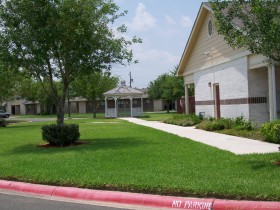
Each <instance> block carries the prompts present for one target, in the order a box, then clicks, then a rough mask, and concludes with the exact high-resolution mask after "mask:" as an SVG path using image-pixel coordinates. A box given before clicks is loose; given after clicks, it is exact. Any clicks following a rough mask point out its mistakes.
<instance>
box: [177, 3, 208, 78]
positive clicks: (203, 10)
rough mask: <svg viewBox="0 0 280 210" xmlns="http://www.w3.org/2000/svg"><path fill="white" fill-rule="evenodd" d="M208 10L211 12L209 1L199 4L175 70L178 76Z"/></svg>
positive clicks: (181, 71)
mask: <svg viewBox="0 0 280 210" xmlns="http://www.w3.org/2000/svg"><path fill="white" fill-rule="evenodd" d="M209 11H210V12H212V10H211V7H210V3H208V2H203V3H202V4H201V6H200V9H199V12H198V15H197V17H196V20H195V23H194V25H193V28H192V31H191V34H190V36H189V39H188V42H187V44H186V46H185V49H184V52H183V55H182V57H181V60H180V63H179V68H178V70H177V75H178V76H182V74H183V73H184V66H185V65H186V63H187V61H188V59H189V57H190V54H191V51H192V49H193V47H194V45H195V42H196V40H197V37H198V36H197V35H198V33H199V32H200V30H201V28H202V26H203V23H204V20H205V17H206V15H207V13H208V12H209Z"/></svg>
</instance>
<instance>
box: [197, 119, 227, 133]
mask: <svg viewBox="0 0 280 210" xmlns="http://www.w3.org/2000/svg"><path fill="white" fill-rule="evenodd" d="M196 127H197V128H199V129H203V130H206V131H219V130H223V129H225V125H224V122H223V121H222V120H213V121H211V120H204V121H202V123H200V124H199V125H198V126H196Z"/></svg>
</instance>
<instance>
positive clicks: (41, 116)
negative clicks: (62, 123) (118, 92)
mask: <svg viewBox="0 0 280 210" xmlns="http://www.w3.org/2000/svg"><path fill="white" fill-rule="evenodd" d="M64 116H65V118H68V114H65V115H64ZM13 117H16V118H23V119H24V118H56V115H55V114H53V115H13ZM70 117H71V118H93V114H71V115H70ZM96 118H98V119H102V118H104V113H98V114H97V115H96Z"/></svg>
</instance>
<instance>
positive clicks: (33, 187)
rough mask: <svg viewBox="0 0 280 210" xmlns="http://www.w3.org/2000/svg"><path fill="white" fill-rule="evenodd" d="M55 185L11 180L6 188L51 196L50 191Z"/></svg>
mask: <svg viewBox="0 0 280 210" xmlns="http://www.w3.org/2000/svg"><path fill="white" fill-rule="evenodd" d="M55 188H56V187H54V186H48V185H38V184H29V183H23V182H12V183H11V184H10V185H9V187H8V188H5V189H8V190H14V191H19V192H27V193H33V194H40V195H48V196H52V193H53V191H54V189H55Z"/></svg>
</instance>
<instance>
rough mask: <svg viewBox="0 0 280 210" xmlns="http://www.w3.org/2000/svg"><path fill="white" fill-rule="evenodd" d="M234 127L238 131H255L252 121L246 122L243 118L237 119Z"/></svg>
mask: <svg viewBox="0 0 280 210" xmlns="http://www.w3.org/2000/svg"><path fill="white" fill-rule="evenodd" d="M234 127H235V129H236V130H247V131H251V130H253V129H254V128H253V125H252V123H251V122H250V121H247V120H245V119H244V117H243V116H240V117H237V118H236V119H235V125H234Z"/></svg>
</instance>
